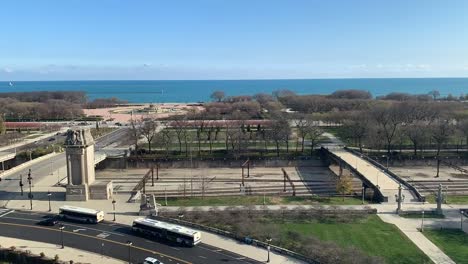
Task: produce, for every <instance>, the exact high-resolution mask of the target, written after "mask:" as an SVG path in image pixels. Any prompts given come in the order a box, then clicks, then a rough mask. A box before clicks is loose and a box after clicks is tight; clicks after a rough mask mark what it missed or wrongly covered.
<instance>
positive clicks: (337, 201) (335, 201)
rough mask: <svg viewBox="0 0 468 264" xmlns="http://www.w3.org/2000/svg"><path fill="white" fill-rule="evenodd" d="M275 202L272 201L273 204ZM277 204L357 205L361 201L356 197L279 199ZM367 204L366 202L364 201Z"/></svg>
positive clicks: (289, 197)
mask: <svg viewBox="0 0 468 264" xmlns="http://www.w3.org/2000/svg"><path fill="white" fill-rule="evenodd" d="M274 202H275V201H274V200H273V203H274ZM278 204H298V205H313V204H326V205H359V204H362V200H361V199H360V198H357V197H344V199H343V197H335V196H333V197H319V196H314V197H310V196H307V197H298V196H296V197H291V196H288V197H280V202H279V203H278ZM364 204H367V201H364Z"/></svg>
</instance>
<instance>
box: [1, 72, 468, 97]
mask: <svg viewBox="0 0 468 264" xmlns="http://www.w3.org/2000/svg"><path fill="white" fill-rule="evenodd" d="M12 84H13V86H10V85H9V81H6V82H0V92H26V91H83V92H85V93H86V94H87V96H88V98H89V99H91V100H93V99H96V98H110V97H117V98H119V99H121V100H125V101H128V102H129V103H165V102H174V103H187V102H207V101H210V95H211V93H213V92H214V91H216V90H221V91H224V92H225V94H226V96H237V95H254V94H257V93H267V94H271V93H272V92H273V91H275V90H281V89H288V90H291V91H293V92H295V93H297V94H300V95H303V94H322V95H323V94H330V93H333V92H334V91H337V90H346V89H359V90H365V91H369V92H370V93H371V94H372V96H374V97H376V96H381V95H386V94H389V93H391V92H403V93H410V94H427V93H428V92H430V91H432V90H438V91H439V92H440V94H441V96H447V95H448V94H453V95H455V96H459V95H461V94H466V93H468V78H464V77H458V78H350V79H274V80H273V79H256V80H155V81H150V80H136V81H132V80H122V81H105V80H99V81H92V80H86V81H23V82H21V81H20V82H14V81H13V82H12Z"/></svg>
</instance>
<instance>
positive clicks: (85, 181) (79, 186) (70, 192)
mask: <svg viewBox="0 0 468 264" xmlns="http://www.w3.org/2000/svg"><path fill="white" fill-rule="evenodd" d="M65 155H66V159H67V178H68V184H67V195H66V199H67V200H68V201H87V200H88V199H89V185H91V184H92V183H93V182H94V180H95V176H94V139H93V136H92V135H91V132H90V131H89V128H84V129H70V130H68V132H67V139H66V140H65Z"/></svg>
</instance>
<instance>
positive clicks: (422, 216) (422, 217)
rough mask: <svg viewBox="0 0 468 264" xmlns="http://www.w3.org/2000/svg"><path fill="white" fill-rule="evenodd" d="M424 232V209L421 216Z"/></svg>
mask: <svg viewBox="0 0 468 264" xmlns="http://www.w3.org/2000/svg"><path fill="white" fill-rule="evenodd" d="M423 231H424V209H423V210H422V215H421V232H423Z"/></svg>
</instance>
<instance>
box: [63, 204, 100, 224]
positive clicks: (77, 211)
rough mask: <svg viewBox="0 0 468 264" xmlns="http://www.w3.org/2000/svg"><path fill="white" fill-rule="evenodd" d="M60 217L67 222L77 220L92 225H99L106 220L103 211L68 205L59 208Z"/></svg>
mask: <svg viewBox="0 0 468 264" xmlns="http://www.w3.org/2000/svg"><path fill="white" fill-rule="evenodd" d="M59 216H60V217H61V218H62V219H65V220H75V221H81V222H85V223H92V224H97V223H99V222H101V221H103V220H104V212H103V211H99V210H94V209H88V208H81V207H75V206H68V205H64V206H62V207H60V208H59Z"/></svg>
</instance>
